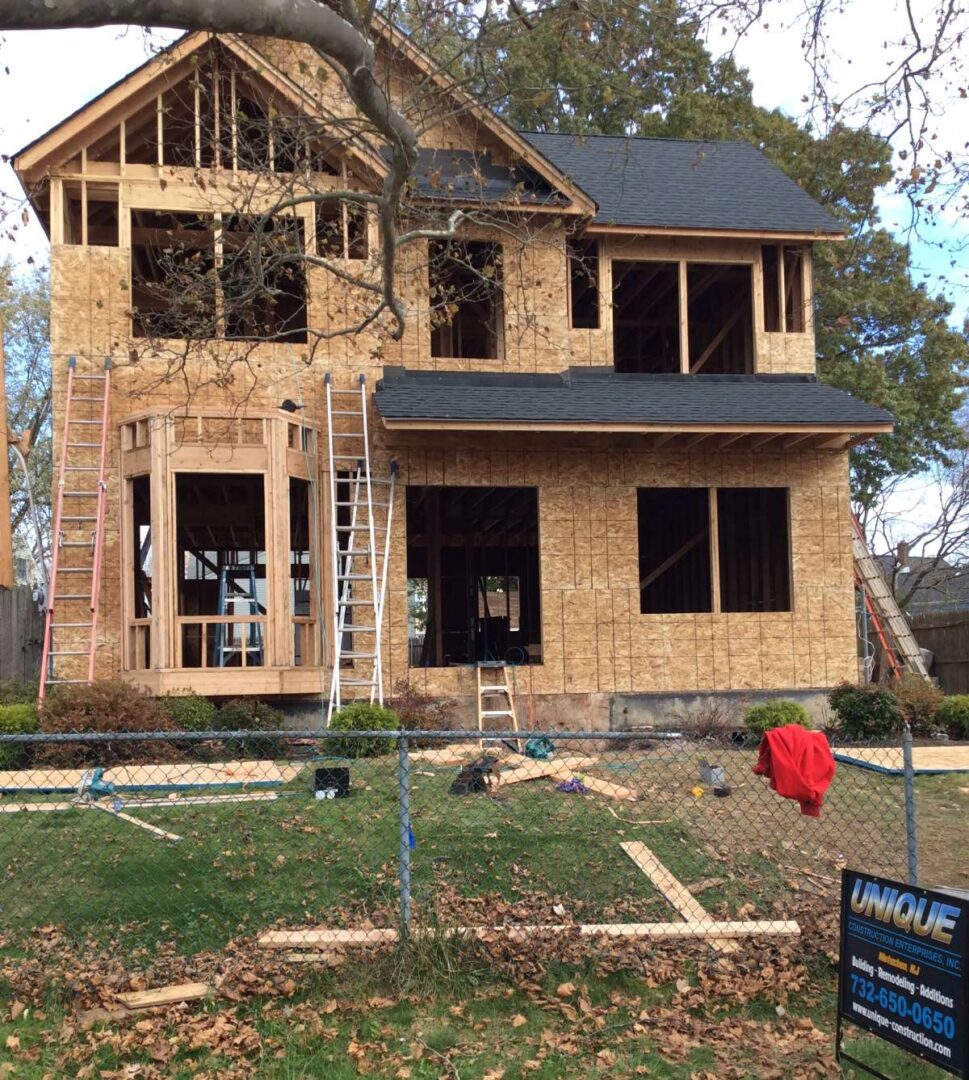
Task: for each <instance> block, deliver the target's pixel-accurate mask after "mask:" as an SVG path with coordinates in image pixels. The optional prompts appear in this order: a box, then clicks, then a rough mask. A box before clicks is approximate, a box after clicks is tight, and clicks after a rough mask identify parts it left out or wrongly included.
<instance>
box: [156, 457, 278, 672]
mask: <svg viewBox="0 0 969 1080" xmlns="http://www.w3.org/2000/svg"><path fill="white" fill-rule="evenodd" d="M175 542H176V547H177V551H176V558H175V567H176V571H175V573H176V580H175V588H176V595H177V605H178V614H179V616H180V619H179V627H180V638H179V641H178V645H179V650H180V666H181V667H190V668H197V667H262V666H263V665H264V664H265V632H266V625H265V623H266V607H267V582H266V511H265V497H264V488H263V477H262V475H260V474H250V473H191V474H190V473H178V474H176V476H175Z"/></svg>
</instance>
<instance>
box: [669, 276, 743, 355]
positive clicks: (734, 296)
mask: <svg viewBox="0 0 969 1080" xmlns="http://www.w3.org/2000/svg"><path fill="white" fill-rule="evenodd" d="M686 281H687V333H688V338H689V342H690V371H691V372H692V373H694V374H699V373H703V374H705V375H743V374H747V373H749V372H751V371H753V367H754V315H753V271H752V267H751V266H749V265H740V266H730V265H727V264H723V263H690V264H689V265H688V266H687V269H686Z"/></svg>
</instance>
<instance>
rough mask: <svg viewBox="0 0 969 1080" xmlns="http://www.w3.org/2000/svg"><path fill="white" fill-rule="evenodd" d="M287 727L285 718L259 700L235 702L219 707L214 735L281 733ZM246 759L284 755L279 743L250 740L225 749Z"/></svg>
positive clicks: (267, 740) (238, 700)
mask: <svg viewBox="0 0 969 1080" xmlns="http://www.w3.org/2000/svg"><path fill="white" fill-rule="evenodd" d="M285 726H286V717H285V716H284V715H283V713H281V712H280V711H279V709H275V708H273V706H272V705H269V704H267V703H266V702H265V701H260V700H259V699H258V698H233V699H232V700H231V701H227V702H225V703H224V704H223V705H221V706H220V708H219V711H218V712H217V713H216V716H215V723H214V724H213V730H215V731H278V730H279V729H280V728H283V727H285ZM226 750H228V751H231V752H232V753H236V752H238V753H240V754H241V755H242V756H243V757H255V758H275V757H279V756H280V755H281V753H282V751H283V744H282V743H281V741H280V740H279V739H270V738H258V737H256V738H251V739H243V740H242V741H241V743H236V744H231V745H227V746H226Z"/></svg>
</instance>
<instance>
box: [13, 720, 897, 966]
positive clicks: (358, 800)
mask: <svg viewBox="0 0 969 1080" xmlns="http://www.w3.org/2000/svg"><path fill="white" fill-rule="evenodd" d="M910 747H911V740H910V739H909V740H908V741H907V743H905V744H903V740H902V739H898V740H896V741H895V742H894V743H893V744H892V745H879V746H859V745H851V746H847V745H845V746H838V745H835V747H834V749H835V751H836V756H837V758H838V759H839V760H838V764H837V770H836V772H835V775H834V778H833V780H832V782H831V784H830V787H829V788H828V790H827V793H826V795H825V798H824V802H823V805H822V806H821V808H820V816H817V817H814V816H807V815H804V814H802V813H801V808H800V806H799V804H798V802H797V801H793V800H791V799H787V798H782V797H781V796H780V795H778V794H777V793H776V792H775V791H773V790H771V787H770V785H769V783H768V781H767V780H766V779H765V778H764V777H762V776H759V775H755V774H754V772H753V767H754V765H755V764H756V762H757V745H756V743H750V742H744V741H743V740H740V739H737V738H731V737H729V736H719V737H715V738H713V737H707V738H701V737H699V736H698V735H694V736H691V735H690V734H689V733H680V734H679V735H678V736H675V735H674V733H670V732H654V733H645V734H644V733H620V732H553V733H550V732H488V733H486V734H484V735H481V734H480V733H478V732H454V731H438V732H429V731H407V732H404V731H401V732H390V733H375V732H332V731H330V732H325V731H318V730H304V731H233V732H225V731H221V732H220V731H207V732H152V733H144V732H132V733H117V732H107V733H97V734H93V733H91V734H76V735H16V736H2V737H0V763H2V765H3V767H2V769H0V867H2V870H3V875H4V888H3V904H2V914H0V953H6V954H7V955H14V956H16V955H24V956H28V955H30V954H31V950H32V949H35V948H36V946H37V942H38V939H39V937H41V938H42V937H45V936H46V937H47V938H49V937H50V935H51V934H52V933H56V934H57V935H59V936H60V939H62V940H64V941H69V942H72V943H74V944H75V945H78V944H80V943H84V947H85V948H90V947H91V946H92V945H97V946H104V947H110V949H111V951H112V955H114V956H124V957H127V958H129V960H130V962H131V963H132V964H138V963H139V962H141V963H144V962H146V958H148V957H151V956H152V955H153V953H154V952H155V951H156V950H157V949H159V948H160V947H161V946H162V945H164V947H165V948H166V949H173V950H175V951H177V952H178V953H179V954H181V955H183V956H185V957H192V956H204V955H211V954H212V953H213V952H218V951H219V950H223V949H225V948H227V947H228V946H229V945H230V943H231V942H234V941H235V942H239V941H245V942H249V943H251V944H252V943H254V944H256V945H259V946H261V947H265V948H267V949H271V950H274V955H275V956H277V957H278V956H279V955H280V950H284V952H283V955H285V956H289V957H292V958H293V959H299V958H303V959H305V958H306V956H307V954H312V956H313V957H315V958H316V959H319V960H323V961H325V960H326V959H327V958H328V957H330V958H332V956H333V955H334V953H335V951H336V952H339V951H342V950H346V949H352V948H356V947H357V946H360V945H363V946H366V945H367V944H374V945H377V944H383V945H386V944H387V943H388V942H394V941H400V940H402V939H404V938H406V937H407V936H412V937H413V936H416V935H425V934H431V933H433V934H441V933H443V934H445V935H447V936H450V935H456V934H459V935H462V936H466V937H472V938H473V937H482V936H494V935H496V934H499V935H500V934H513V935H516V936H517V937H518V938H522V937H525V938H527V937H528V936H529V935H533V936H543V937H545V938H548V937H551V938H552V939H553V940H556V941H557V940H561V941H563V942H564V941H566V940H569V941H570V942H572V941H575V940H577V939H583V940H585V939H588V940H589V941H590V942H592V941H596V940H602V939H615V938H629V939H632V940H636V941H642V942H644V943H645V944H646V945H650V944H652V943H654V942H657V941H662V940H673V941H679V940H683V939H686V940H690V939H693V940H699V941H702V942H704V943H706V944H707V945H709V947H710V948H712V949H716V950H718V951H731V950H733V949H736V948H738V947H740V946H741V945H742V944H743V943H744V942H745V941H756V940H759V939H761V938H764V939H770V938H776V937H778V936H785V935H792V934H796V933H798V932H800V931H801V930H802V927H801V925H800V923H799V917H800V916H801V914H802V913H803V910H804V907H805V904H806V903H808V902H810V903H812V904H813V903H829V902H830V903H833V902H834V898H835V896H836V892H837V881H838V875H839V870H840V868H841V867H842V866H843V865H845V864H846V863H850V865H852V866H853V867H855V868H858V869H861V870H867V871H872V872H878V873H882V874H886V875H890V876H894V877H904V876H905V875H906V874H908V875H911V876H913V877H914V876H915V875H916V874H917V850H916V845H915V817H914V814H915V781H914V774H913V769H912V767H911V760H912V759H911V752H910ZM563 947H564V946H563Z"/></svg>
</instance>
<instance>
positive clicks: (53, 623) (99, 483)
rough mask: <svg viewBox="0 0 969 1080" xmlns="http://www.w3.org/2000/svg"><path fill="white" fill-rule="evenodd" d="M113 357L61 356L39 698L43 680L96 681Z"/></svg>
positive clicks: (46, 683)
mask: <svg viewBox="0 0 969 1080" xmlns="http://www.w3.org/2000/svg"><path fill="white" fill-rule="evenodd" d="M110 403H111V358H110V357H105V360H104V369H103V371H102V372H101V373H100V374H90V373H85V372H79V371H78V370H77V361H76V359H75V358H74V357H73V356H72V357H71V358H70V359H69V360H68V362H67V387H66V390H65V394H64V427H63V429H62V430H63V436H62V438H61V446H60V464H59V466H58V470H57V489H56V491H55V493H54V529H53V544H52V548H53V550H52V552H51V567H50V585H49V591H48V595H47V615H46V619H45V623H44V648H43V653H42V656H41V663H40V689H39V693H38V697H39V699H40V700H41V701H43V700H44V697H45V695H46V692H47V688H48V687H49V686H54V685H58V684H62V683H90V682H93V681H94V659H95V656H96V655H97V639H98V601H99V599H100V595H101V570H102V564H103V562H104V515H105V510H106V508H107V475H106V474H107V459H108V417H109V410H110Z"/></svg>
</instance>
